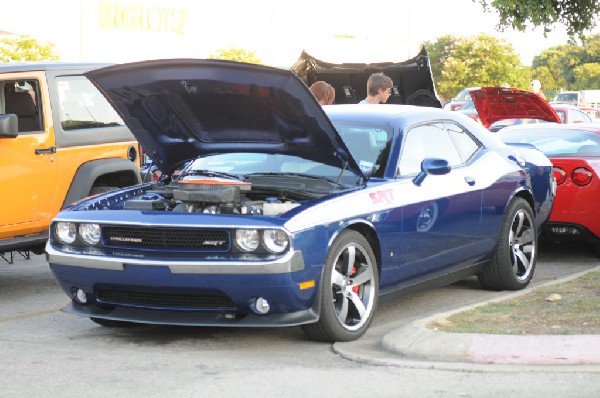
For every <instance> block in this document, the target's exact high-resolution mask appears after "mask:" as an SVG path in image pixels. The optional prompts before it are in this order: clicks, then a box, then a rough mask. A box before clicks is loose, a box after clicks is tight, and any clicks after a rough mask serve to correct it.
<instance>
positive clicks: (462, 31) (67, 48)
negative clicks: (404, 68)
mask: <svg viewBox="0 0 600 398" xmlns="http://www.w3.org/2000/svg"><path fill="white" fill-rule="evenodd" d="M3 3H4V4H3V5H2V13H0V31H8V32H12V33H16V34H29V35H32V36H35V37H36V38H38V39H39V40H43V41H50V42H52V43H54V44H55V49H56V50H57V51H58V52H59V54H60V57H61V60H64V61H107V62H129V61H136V60H142V59H157V58H178V57H191V58H206V57H209V56H210V55H211V54H214V53H215V52H216V51H217V50H218V49H226V48H230V47H235V48H243V49H246V50H248V51H254V52H255V54H256V56H257V58H259V59H260V60H261V61H263V63H266V64H269V65H272V66H278V67H289V66H291V65H292V64H293V62H294V61H295V60H296V59H297V58H298V56H299V55H300V53H301V51H302V50H306V51H307V52H308V53H309V54H311V55H313V56H315V57H317V58H320V59H321V60H323V61H327V62H333V63H338V62H366V63H371V62H400V61H403V60H405V59H408V58H412V57H414V56H415V55H417V53H418V52H419V50H420V45H421V43H423V42H424V41H432V42H433V41H435V40H436V39H437V38H439V37H441V36H444V35H448V34H452V35H455V36H475V35H477V34H479V33H486V34H489V35H492V36H495V37H498V38H499V39H502V40H506V42H507V43H509V44H511V45H512V46H513V48H514V49H515V52H516V53H517V54H519V55H520V56H521V60H522V62H523V63H524V64H525V65H530V64H531V61H532V59H533V57H534V56H535V55H538V54H539V53H540V52H541V51H542V50H544V49H547V48H549V47H552V46H556V45H560V44H566V43H567V40H568V37H567V35H566V29H564V27H562V26H554V27H553V31H552V32H551V33H550V34H548V35H547V37H544V35H543V33H542V32H543V30H542V28H538V29H535V30H529V31H528V32H526V33H520V32H515V31H512V30H508V31H505V32H498V31H497V30H496V28H495V26H496V24H497V21H498V18H497V16H496V15H495V14H494V13H485V12H484V11H483V9H482V7H481V5H480V4H479V2H474V1H473V0H451V1H450V0H395V1H392V0H378V1H376V2H369V1H365V0H361V1H359V0H304V1H302V2H290V1H289V0H219V1H197V0H54V1H48V0H19V1H11V2H3ZM31 10H35V11H36V12H32V11H31ZM115 15H118V16H119V17H118V18H122V21H126V22H127V21H128V22H127V23H125V25H127V24H128V25H127V26H124V25H123V23H121V26H117V25H119V23H116V25H114V24H113V25H114V26H108V25H107V23H106V22H107V21H108V22H109V25H110V23H113V22H114V16H115ZM127 15H128V16H127ZM140 15H141V16H142V17H140ZM144 15H146V16H148V18H147V19H144V17H143V16H144ZM132 16H133V17H132ZM111 18H112V19H111ZM118 18H117V19H118ZM140 18H141V19H140ZM111 21H112V22H111ZM596 31H597V32H598V30H596Z"/></svg>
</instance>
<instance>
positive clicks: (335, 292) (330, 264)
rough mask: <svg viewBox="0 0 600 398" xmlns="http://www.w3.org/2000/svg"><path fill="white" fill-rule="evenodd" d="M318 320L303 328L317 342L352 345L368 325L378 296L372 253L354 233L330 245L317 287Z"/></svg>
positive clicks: (347, 233) (361, 237)
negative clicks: (341, 342) (343, 342)
mask: <svg viewBox="0 0 600 398" xmlns="http://www.w3.org/2000/svg"><path fill="white" fill-rule="evenodd" d="M318 294H319V296H320V297H319V298H320V306H321V307H320V318H319V321H318V322H317V323H312V324H308V325H303V326H302V329H303V330H304V332H305V333H306V335H307V336H308V337H309V338H311V339H313V340H317V341H327V342H335V341H352V340H356V339H358V338H359V337H361V336H362V335H363V334H365V332H366V331H367V329H368V328H369V325H370V324H371V321H372V320H373V314H374V313H375V308H376V307H377V297H378V295H379V274H378V272H377V263H376V260H375V255H374V254H373V249H372V248H371V246H370V245H369V242H367V240H366V239H365V238H364V237H363V236H362V235H361V234H359V233H358V232H356V231H350V230H349V231H344V232H342V233H341V234H340V235H339V236H338V237H337V238H336V239H335V240H334V242H333V244H332V245H331V248H330V249H329V253H328V254H327V258H326V260H325V268H324V270H323V277H322V280H321V282H320V283H319V292H318Z"/></svg>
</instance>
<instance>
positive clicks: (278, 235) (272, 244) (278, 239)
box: [263, 229, 290, 253]
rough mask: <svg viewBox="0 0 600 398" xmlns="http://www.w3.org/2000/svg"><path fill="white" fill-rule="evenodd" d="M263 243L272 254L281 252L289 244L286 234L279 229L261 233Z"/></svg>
mask: <svg viewBox="0 0 600 398" xmlns="http://www.w3.org/2000/svg"><path fill="white" fill-rule="evenodd" d="M263 242H264V244H265V247H266V248H267V250H269V251H270V252H272V253H281V252H283V251H284V250H285V249H287V247H288V245H289V243H290V242H289V240H288V236H287V234H286V233H285V232H283V231H282V230H280V229H266V230H265V231H264V232H263Z"/></svg>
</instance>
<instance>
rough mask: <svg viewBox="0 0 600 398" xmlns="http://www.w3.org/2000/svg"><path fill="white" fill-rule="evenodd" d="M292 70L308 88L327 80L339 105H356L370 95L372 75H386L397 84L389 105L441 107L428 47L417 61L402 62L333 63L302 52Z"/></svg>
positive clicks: (419, 55)
mask: <svg viewBox="0 0 600 398" xmlns="http://www.w3.org/2000/svg"><path fill="white" fill-rule="evenodd" d="M291 70H292V71H293V72H294V73H295V74H297V75H298V77H300V78H301V79H302V81H303V82H304V83H306V85H307V86H309V87H310V86H311V85H312V84H313V83H314V82H315V81H317V80H324V81H326V82H327V83H329V84H331V85H332V86H333V87H334V88H335V103H336V104H356V103H357V102H358V101H360V100H362V99H364V98H365V97H366V96H367V80H368V79H369V76H371V74H373V73H376V72H383V73H385V74H386V75H387V76H389V77H390V78H391V79H392V81H393V82H394V87H393V88H392V95H391V96H390V98H389V99H388V101H387V103H388V104H408V105H419V106H430V107H434V108H441V107H442V104H441V103H440V100H439V99H438V98H437V94H436V92H435V85H434V84H433V77H432V74H431V67H430V64H429V56H428V55H427V50H426V49H425V47H423V48H422V49H421V52H420V53H419V54H418V55H417V56H416V57H414V58H410V59H407V60H406V61H403V62H378V63H370V64H366V63H342V64H334V63H330V62H325V61H322V60H320V59H317V58H315V57H313V56H311V55H310V54H308V53H307V52H306V51H302V54H300V57H298V60H297V61H296V62H295V63H294V65H292V67H291Z"/></svg>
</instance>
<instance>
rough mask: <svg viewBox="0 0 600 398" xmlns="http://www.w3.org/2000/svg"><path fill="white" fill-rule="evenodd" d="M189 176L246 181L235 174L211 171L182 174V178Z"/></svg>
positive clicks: (193, 171) (191, 171)
mask: <svg viewBox="0 0 600 398" xmlns="http://www.w3.org/2000/svg"><path fill="white" fill-rule="evenodd" d="M189 175H194V176H206V177H221V178H228V179H232V180H237V181H243V182H246V180H247V179H246V178H245V177H243V176H240V175H237V174H230V173H225V172H222V171H213V170H189V171H186V172H185V174H182V176H189Z"/></svg>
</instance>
